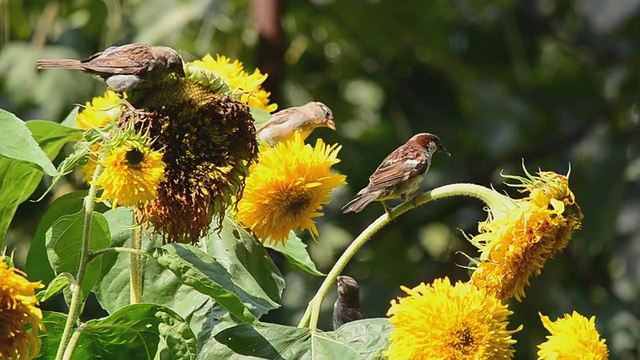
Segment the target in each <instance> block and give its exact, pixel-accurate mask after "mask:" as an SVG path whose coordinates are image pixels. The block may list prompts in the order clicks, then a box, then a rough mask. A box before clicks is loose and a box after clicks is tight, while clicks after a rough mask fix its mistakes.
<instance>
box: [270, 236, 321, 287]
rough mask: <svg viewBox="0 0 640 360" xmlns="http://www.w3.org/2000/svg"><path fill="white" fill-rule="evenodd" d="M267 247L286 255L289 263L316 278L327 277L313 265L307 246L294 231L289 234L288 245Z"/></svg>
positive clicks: (277, 244) (279, 244)
mask: <svg viewBox="0 0 640 360" xmlns="http://www.w3.org/2000/svg"><path fill="white" fill-rule="evenodd" d="M264 246H265V247H267V248H269V249H272V250H275V251H277V252H279V253H281V254H282V255H284V256H285V257H286V258H287V260H289V262H290V263H291V264H292V265H294V266H295V267H298V268H300V269H301V270H303V271H305V272H307V273H309V274H311V275H315V276H326V274H323V273H321V272H320V271H318V269H317V268H316V264H314V263H313V260H311V257H310V256H309V253H308V252H307V244H305V243H303V242H302V240H301V239H300V238H299V237H297V236H296V234H295V233H294V232H293V231H292V232H290V233H289V237H288V238H287V240H286V245H283V244H282V243H280V242H278V243H275V244H274V243H265V244H264Z"/></svg>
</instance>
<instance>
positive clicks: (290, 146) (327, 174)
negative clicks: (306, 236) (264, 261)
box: [237, 133, 346, 243]
mask: <svg viewBox="0 0 640 360" xmlns="http://www.w3.org/2000/svg"><path fill="white" fill-rule="evenodd" d="M340 148H341V147H340V146H337V145H332V146H328V145H326V144H325V143H324V142H323V141H322V139H318V140H317V142H316V144H315V146H313V147H312V146H311V145H308V144H307V145H305V143H304V141H303V140H302V139H301V137H300V134H299V133H297V134H296V136H295V138H294V139H293V140H291V141H286V142H282V143H279V144H277V145H276V146H275V147H274V148H273V149H268V150H267V149H265V151H263V152H262V153H260V155H259V157H258V163H257V164H254V165H252V166H251V168H250V169H249V173H250V176H249V177H248V178H247V182H246V188H245V192H244V197H243V198H242V200H241V201H240V202H239V203H238V213H237V219H238V221H239V222H240V223H241V224H243V225H244V226H246V227H248V228H249V229H251V230H252V231H253V232H254V233H255V234H256V236H258V238H260V239H261V240H262V241H263V242H264V241H269V240H270V241H271V242H276V243H279V242H283V243H284V242H285V240H286V238H287V236H288V235H289V232H290V231H291V230H294V229H297V228H301V229H302V230H309V232H310V233H311V236H312V237H313V238H314V239H315V238H316V236H317V235H318V229H317V228H316V225H315V223H314V221H313V219H314V218H316V217H319V216H322V215H323V214H322V213H321V212H320V211H321V210H322V205H324V204H327V203H328V202H329V199H330V193H331V191H332V190H333V189H334V188H336V187H338V186H339V185H342V184H346V181H345V178H346V177H345V176H344V175H339V174H335V173H332V172H331V166H332V165H334V164H337V163H338V162H340V159H338V158H337V155H338V152H339V151H340Z"/></svg>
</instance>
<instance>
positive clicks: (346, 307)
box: [333, 275, 364, 330]
mask: <svg viewBox="0 0 640 360" xmlns="http://www.w3.org/2000/svg"><path fill="white" fill-rule="evenodd" d="M360 319H364V313H363V312H362V309H361V308H360V286H358V283H357V282H356V281H355V280H354V279H353V278H352V277H350V276H346V275H342V276H338V299H337V300H336V302H335V304H333V330H338V328H339V327H340V326H342V325H343V324H346V323H348V322H351V321H356V320H360Z"/></svg>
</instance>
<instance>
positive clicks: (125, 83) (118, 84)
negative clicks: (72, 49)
mask: <svg viewBox="0 0 640 360" xmlns="http://www.w3.org/2000/svg"><path fill="white" fill-rule="evenodd" d="M38 69H69V70H79V71H83V72H86V73H89V74H92V75H93V76H94V77H95V78H98V79H100V80H102V81H104V82H105V83H106V84H107V87H108V88H109V89H111V90H113V91H115V92H116V93H117V94H118V96H120V98H123V96H122V93H124V92H125V91H130V90H133V89H135V88H136V87H142V86H153V85H155V84H157V83H159V82H161V81H162V80H164V79H165V78H166V76H167V75H169V74H176V75H177V76H179V77H184V76H185V74H184V68H183V64H182V58H181V57H180V55H178V53H177V52H176V51H175V50H173V49H172V48H170V47H167V46H151V45H145V44H127V45H122V46H112V47H110V48H107V49H106V50H104V51H101V52H99V53H96V54H93V55H91V56H90V57H88V58H86V59H82V60H75V59H40V60H38ZM123 100H124V99H123ZM125 103H126V104H127V106H130V104H128V102H127V101H126V100H125Z"/></svg>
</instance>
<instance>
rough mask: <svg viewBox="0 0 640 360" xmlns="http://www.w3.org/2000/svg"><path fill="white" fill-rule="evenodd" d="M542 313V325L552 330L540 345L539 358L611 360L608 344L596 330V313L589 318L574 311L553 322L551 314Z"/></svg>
mask: <svg viewBox="0 0 640 360" xmlns="http://www.w3.org/2000/svg"><path fill="white" fill-rule="evenodd" d="M539 315H540V319H542V324H543V325H544V327H545V328H546V329H547V330H549V332H550V333H551V335H549V336H547V341H545V342H544V343H542V344H540V345H538V348H540V350H538V358H539V359H544V360H547V359H549V360H550V359H566V360H572V359H575V360H582V359H590V360H605V359H607V357H608V350H607V345H605V339H600V334H598V330H596V325H595V316H592V317H591V318H590V319H587V318H586V317H584V316H582V315H580V314H578V313H577V312H575V311H574V312H573V314H571V315H569V314H565V315H564V317H563V318H559V319H558V320H556V321H551V320H549V317H548V316H544V315H542V314H539Z"/></svg>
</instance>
